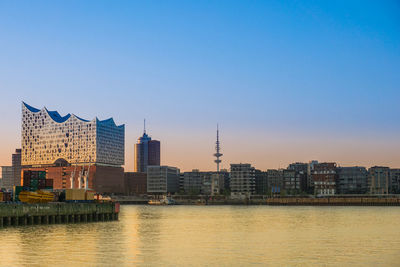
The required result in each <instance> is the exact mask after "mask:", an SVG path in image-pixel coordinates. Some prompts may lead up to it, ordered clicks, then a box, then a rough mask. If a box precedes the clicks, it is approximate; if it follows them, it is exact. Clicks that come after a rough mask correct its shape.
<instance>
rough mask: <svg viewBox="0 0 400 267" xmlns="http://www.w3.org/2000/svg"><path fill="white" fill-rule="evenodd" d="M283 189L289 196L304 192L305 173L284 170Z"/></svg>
mask: <svg viewBox="0 0 400 267" xmlns="http://www.w3.org/2000/svg"><path fill="white" fill-rule="evenodd" d="M282 172H283V188H284V189H285V191H286V193H288V194H293V195H296V194H299V193H301V192H302V191H303V184H304V178H306V176H305V175H304V173H300V172H298V171H296V170H283V171H282Z"/></svg>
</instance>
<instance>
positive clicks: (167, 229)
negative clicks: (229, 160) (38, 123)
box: [0, 206, 400, 266]
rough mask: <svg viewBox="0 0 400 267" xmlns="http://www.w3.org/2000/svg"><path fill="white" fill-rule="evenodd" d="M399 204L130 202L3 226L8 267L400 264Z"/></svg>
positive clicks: (0, 252)
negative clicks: (54, 220) (74, 216)
mask: <svg viewBox="0 0 400 267" xmlns="http://www.w3.org/2000/svg"><path fill="white" fill-rule="evenodd" d="M399 227H400V212H399V208H397V207H268V206H254V207H246V206H169V207H154V206H123V207H122V210H121V214H120V220H119V221H115V222H104V223H89V224H67V225H42V226H26V227H15V228H12V227H10V228H4V229H1V230H0V234H1V235H2V240H3V246H2V247H1V249H0V258H1V261H2V263H1V265H2V266H15V265H29V266H32V265H37V266H50V265H51V266H54V265H61V266H67V265H68V266H79V265H90V266H132V265H163V266H176V265H183V266H186V265H233V266H237V265H249V264H262V265H266V264H267V265H268V264H269V265H304V264H313V265H332V266H333V265H335V266H337V265H350V264H351V265H358V266H365V265H385V266H393V265H397V264H398V262H399V261H400V257H399V252H400V231H398V229H399Z"/></svg>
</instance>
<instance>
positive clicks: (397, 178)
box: [390, 169, 400, 194]
mask: <svg viewBox="0 0 400 267" xmlns="http://www.w3.org/2000/svg"><path fill="white" fill-rule="evenodd" d="M390 180H391V182H392V190H391V192H392V193H394V194H400V169H390Z"/></svg>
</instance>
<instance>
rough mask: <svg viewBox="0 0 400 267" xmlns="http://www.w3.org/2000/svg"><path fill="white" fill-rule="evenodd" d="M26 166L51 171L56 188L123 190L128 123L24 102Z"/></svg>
mask: <svg viewBox="0 0 400 267" xmlns="http://www.w3.org/2000/svg"><path fill="white" fill-rule="evenodd" d="M21 134H22V137H21V140H22V150H21V165H22V168H23V170H28V169H29V170H43V171H46V179H53V180H54V189H65V188H71V187H72V186H73V187H74V188H77V187H79V186H82V187H83V186H84V185H87V187H89V188H91V189H94V190H96V191H97V192H101V193H123V187H124V171H123V168H122V167H121V165H123V164H124V157H125V126H124V125H120V126H117V125H116V124H115V122H114V120H113V119H112V118H110V119H107V120H102V121H101V120H99V119H97V118H95V119H93V120H91V121H89V120H84V119H82V118H79V117H78V116H76V115H74V114H67V115H65V116H61V115H60V114H59V113H58V112H57V111H48V110H47V109H46V108H43V109H41V110H39V109H36V108H34V107H31V106H29V105H28V104H26V103H24V102H23V103H22V131H21Z"/></svg>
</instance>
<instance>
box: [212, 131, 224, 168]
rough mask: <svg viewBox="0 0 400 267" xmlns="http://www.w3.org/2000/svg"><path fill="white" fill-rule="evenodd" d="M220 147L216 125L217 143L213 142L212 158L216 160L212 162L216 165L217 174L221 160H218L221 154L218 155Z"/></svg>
mask: <svg viewBox="0 0 400 267" xmlns="http://www.w3.org/2000/svg"><path fill="white" fill-rule="evenodd" d="M220 150H221V147H220V146H219V130H218V124H217V142H215V152H216V153H215V154H214V157H216V158H217V159H216V160H214V162H215V163H217V172H219V164H220V163H221V161H222V160H220V159H219V158H220V157H222V155H223V154H221V153H220Z"/></svg>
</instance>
